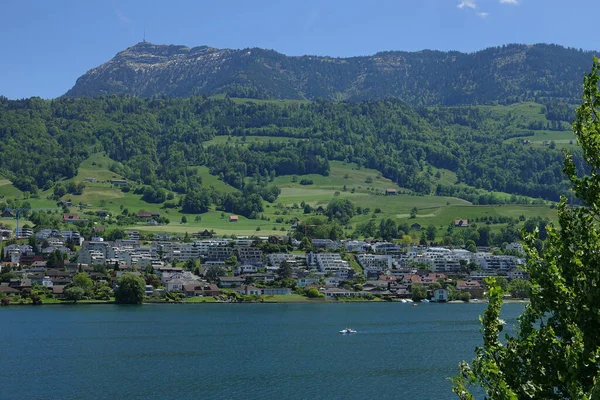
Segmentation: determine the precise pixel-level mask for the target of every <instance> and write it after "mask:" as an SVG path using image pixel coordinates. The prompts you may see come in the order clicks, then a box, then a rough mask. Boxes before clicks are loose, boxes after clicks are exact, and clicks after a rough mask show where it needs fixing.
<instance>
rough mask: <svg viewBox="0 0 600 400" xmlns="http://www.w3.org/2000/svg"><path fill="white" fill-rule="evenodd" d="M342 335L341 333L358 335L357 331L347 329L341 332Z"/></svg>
mask: <svg viewBox="0 0 600 400" xmlns="http://www.w3.org/2000/svg"><path fill="white" fill-rule="evenodd" d="M340 333H341V334H342V335H348V334H350V333H356V331H355V330H354V329H350V328H346V329H342V330H341V331H340Z"/></svg>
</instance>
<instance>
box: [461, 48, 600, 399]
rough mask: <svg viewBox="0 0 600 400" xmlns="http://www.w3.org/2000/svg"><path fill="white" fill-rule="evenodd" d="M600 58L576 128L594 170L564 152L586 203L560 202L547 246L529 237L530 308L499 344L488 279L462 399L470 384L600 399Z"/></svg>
mask: <svg viewBox="0 0 600 400" xmlns="http://www.w3.org/2000/svg"><path fill="white" fill-rule="evenodd" d="M599 71H600V60H598V59H594V63H593V66H592V71H591V72H590V73H589V74H587V75H586V77H585V81H584V92H583V103H582V105H581V106H580V107H579V108H578V109H577V120H576V121H575V122H574V124H573V130H574V132H575V134H576V136H577V139H578V142H579V143H580V145H581V147H582V149H583V152H584V156H585V159H586V161H587V163H588V164H589V174H588V175H585V176H581V177H580V176H578V175H577V168H576V166H575V165H574V163H573V158H572V157H571V155H570V154H568V153H567V155H566V158H565V173H566V174H567V176H568V178H569V180H570V181H571V183H572V186H573V191H574V192H575V194H576V196H577V198H579V199H580V200H581V202H582V203H583V204H582V206H579V207H573V206H569V205H568V204H567V200H566V198H564V197H563V198H562V199H561V202H560V204H559V205H558V208H557V210H558V219H559V224H560V229H558V228H556V227H554V226H552V225H550V226H546V232H547V239H546V242H545V244H544V246H543V248H538V247H537V246H536V241H537V240H538V230H537V229H536V230H534V231H533V233H531V234H527V235H526V238H525V239H526V240H525V244H526V246H525V247H526V251H527V256H528V258H529V259H528V263H527V265H526V271H527V272H528V273H529V275H530V277H531V290H530V299H531V301H530V303H529V304H528V305H527V307H526V308H525V311H524V312H523V314H522V315H521V317H520V318H519V328H518V332H517V334H516V335H514V336H512V335H506V337H505V338H504V343H502V341H501V340H500V338H499V334H500V333H501V331H502V325H503V321H502V320H501V319H500V310H501V306H502V289H501V288H500V285H498V284H497V283H496V282H494V280H490V281H488V287H489V304H488V308H487V310H486V312H485V315H484V317H483V319H482V324H483V329H484V336H483V339H484V342H483V346H482V347H479V348H477V349H476V356H475V359H474V360H473V362H472V365H471V366H469V365H467V364H466V363H464V362H463V363H462V364H461V366H460V368H461V375H460V376H459V377H457V378H455V379H454V391H455V393H456V394H457V395H458V396H459V398H461V399H472V398H473V396H472V395H471V394H470V393H469V392H468V390H467V389H468V388H467V386H468V385H470V384H476V385H478V386H481V387H482V388H483V389H484V391H485V392H486V393H487V396H488V397H489V398H493V399H597V398H599V397H600V363H599V361H598V360H599V359H600V336H599V335H598V330H599V329H600V308H599V307H598V304H599V302H600V287H599V285H597V284H596V282H598V281H600V258H599V254H600V228H599V226H598V222H597V221H598V217H599V216H600V213H599V211H598V210H599V209H600V172H599V171H600V120H599V119H598V117H597V115H598V110H600V92H599V90H598V82H599V77H598V72H599Z"/></svg>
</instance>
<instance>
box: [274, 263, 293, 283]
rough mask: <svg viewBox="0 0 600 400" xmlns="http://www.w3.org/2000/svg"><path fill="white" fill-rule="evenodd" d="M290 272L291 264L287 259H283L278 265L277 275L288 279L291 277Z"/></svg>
mask: <svg viewBox="0 0 600 400" xmlns="http://www.w3.org/2000/svg"><path fill="white" fill-rule="evenodd" d="M292 273H293V270H292V266H291V265H290V264H289V263H288V262H287V261H283V262H282V263H281V265H280V266H279V270H278V271H277V275H279V277H280V278H281V279H290V278H291V277H292Z"/></svg>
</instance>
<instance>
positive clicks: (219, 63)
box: [66, 42, 594, 105]
mask: <svg viewBox="0 0 600 400" xmlns="http://www.w3.org/2000/svg"><path fill="white" fill-rule="evenodd" d="M593 55H594V53H592V52H584V51H581V50H575V49H567V48H564V47H561V46H556V45H544V44H540V45H533V46H526V45H508V46H502V47H494V48H489V49H486V50H482V51H479V52H476V53H470V54H465V53H459V52H440V51H429V50H426V51H420V52H399V51H397V52H396V51H395V52H384V53H378V54H375V55H373V56H365V57H351V58H331V57H315V56H302V57H288V56H285V55H283V54H281V53H277V52H275V51H271V50H264V49H258V48H253V49H243V50H230V49H215V48H212V47H208V46H200V47H193V48H189V47H186V46H176V45H155V44H151V43H147V42H142V43H138V44H136V45H134V46H132V47H130V48H128V49H126V50H124V51H122V52H120V53H118V54H117V55H116V56H115V57H114V58H113V59H112V60H110V61H108V62H107V63H105V64H102V65H100V66H99V67H96V68H94V69H92V70H90V71H89V72H87V73H86V74H85V75H83V76H81V77H80V78H79V79H77V82H76V84H75V86H74V87H73V88H72V89H71V90H69V91H68V92H67V93H66V96H69V97H82V96H101V95H106V94H129V95H134V96H142V97H149V96H168V97H186V96H194V95H217V94H228V95H230V96H232V97H249V98H270V99H310V100H316V99H319V98H324V99H336V100H375V99H383V98H386V97H395V98H400V99H402V100H404V101H406V102H409V103H412V104H418V105H431V104H443V105H453V104H477V103H493V102H500V103H508V102H514V101H522V100H538V101H539V100H544V99H552V100H557V99H558V100H565V101H568V102H577V101H579V98H580V91H581V80H582V77H583V73H584V72H585V71H587V70H588V69H589V66H590V64H591V61H592V57H593Z"/></svg>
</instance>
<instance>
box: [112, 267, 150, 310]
mask: <svg viewBox="0 0 600 400" xmlns="http://www.w3.org/2000/svg"><path fill="white" fill-rule="evenodd" d="M144 293H145V282H144V280H143V279H142V278H140V277H138V276H136V275H133V274H123V275H121V276H120V277H119V279H118V280H117V288H116V289H115V301H116V302H117V303H119V304H142V302H143V301H144Z"/></svg>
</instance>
